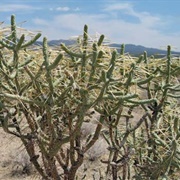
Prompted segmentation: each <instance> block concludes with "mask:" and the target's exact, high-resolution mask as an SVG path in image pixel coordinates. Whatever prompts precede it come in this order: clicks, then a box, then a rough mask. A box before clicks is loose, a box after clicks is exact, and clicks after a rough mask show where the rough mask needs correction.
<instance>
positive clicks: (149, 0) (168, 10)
mask: <svg viewBox="0 0 180 180" xmlns="http://www.w3.org/2000/svg"><path fill="white" fill-rule="evenodd" d="M179 8H180V0H11V1H10V0H1V1H0V22H4V23H3V26H4V25H9V24H10V17H11V15H12V14H14V15H15V16H16V23H17V26H19V27H21V28H25V29H28V30H30V31H33V32H39V31H40V32H41V33H42V37H44V36H46V37H47V38H48V40H59V39H69V38H71V37H74V36H78V35H82V34H83V27H84V25H85V24H87V25H88V27H89V28H88V31H89V34H90V36H91V37H94V35H99V34H104V35H105V37H106V38H107V39H108V40H109V41H110V42H111V43H119V44H122V43H124V44H135V45H143V46H146V47H153V48H159V49H166V47H167V45H171V46H172V49H173V50H175V51H180V10H179ZM1 26H2V25H1Z"/></svg>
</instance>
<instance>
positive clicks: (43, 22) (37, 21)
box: [33, 18, 49, 26]
mask: <svg viewBox="0 0 180 180" xmlns="http://www.w3.org/2000/svg"><path fill="white" fill-rule="evenodd" d="M33 22H34V24H36V25H42V26H49V22H47V21H46V20H44V19H40V18H35V19H33Z"/></svg>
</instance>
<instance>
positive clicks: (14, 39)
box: [11, 15, 17, 47]
mask: <svg viewBox="0 0 180 180" xmlns="http://www.w3.org/2000/svg"><path fill="white" fill-rule="evenodd" d="M11 33H12V42H13V47H15V46H16V44H17V32H16V18H15V15H12V16H11Z"/></svg>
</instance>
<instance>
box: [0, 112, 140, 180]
mask: <svg viewBox="0 0 180 180" xmlns="http://www.w3.org/2000/svg"><path fill="white" fill-rule="evenodd" d="M141 115H142V112H139V110H138V111H137V112H135V113H134V118H133V119H134V120H135V121H137V119H139V118H140V117H141ZM95 127H96V125H95V124H94V123H93V124H89V123H87V124H86V123H84V124H83V127H82V133H83V134H84V136H87V135H88V134H89V133H91V132H92V131H93V132H94V130H95ZM107 147H108V145H107V143H106V142H105V140H104V139H102V138H100V139H99V140H98V141H97V142H96V144H95V145H94V146H93V147H92V148H91V149H90V150H89V152H88V153H87V154H86V157H85V160H84V163H83V164H82V166H81V167H80V168H79V170H78V172H77V175H78V179H87V180H91V179H100V174H102V175H103V176H104V175H105V174H104V173H105V170H106V168H107V165H106V164H103V163H101V162H100V160H101V159H102V160H107V158H108V150H107ZM0 157H1V158H0V180H40V179H41V178H40V177H39V176H38V174H37V172H36V171H35V170H34V168H33V167H32V165H31V164H30V163H29V158H28V155H27V154H26V153H25V150H24V148H23V146H22V143H21V142H20V140H19V139H18V138H16V137H14V136H12V135H9V134H7V133H5V132H4V131H3V130H2V129H1V128H0Z"/></svg>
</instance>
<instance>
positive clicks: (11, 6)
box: [0, 4, 40, 12]
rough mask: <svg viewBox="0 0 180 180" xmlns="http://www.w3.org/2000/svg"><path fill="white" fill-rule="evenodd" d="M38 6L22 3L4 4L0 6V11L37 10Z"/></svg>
mask: <svg viewBox="0 0 180 180" xmlns="http://www.w3.org/2000/svg"><path fill="white" fill-rule="evenodd" d="M38 9H40V8H37V7H33V6H29V5H24V4H5V5H1V6H0V12H12V11H29V10H38Z"/></svg>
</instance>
